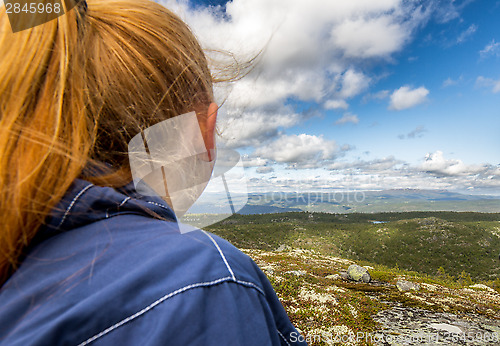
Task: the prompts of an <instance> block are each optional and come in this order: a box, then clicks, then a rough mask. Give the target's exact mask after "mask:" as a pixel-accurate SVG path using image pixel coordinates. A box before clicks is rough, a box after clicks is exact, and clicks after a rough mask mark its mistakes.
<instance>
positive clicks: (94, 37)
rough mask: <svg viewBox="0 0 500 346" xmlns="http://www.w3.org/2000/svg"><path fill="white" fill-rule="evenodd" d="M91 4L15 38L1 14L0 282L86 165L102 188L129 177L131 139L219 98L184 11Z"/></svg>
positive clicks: (107, 0) (145, 1)
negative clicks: (182, 17) (179, 14)
mask: <svg viewBox="0 0 500 346" xmlns="http://www.w3.org/2000/svg"><path fill="white" fill-rule="evenodd" d="M87 3H88V7H87V9H84V8H81V7H80V6H81V4H79V5H77V6H76V8H75V9H73V10H71V11H69V12H68V13H67V14H65V15H63V16H61V17H58V18H57V19H54V20H52V21H50V22H47V23H45V24H42V25H39V26H36V27H34V28H31V29H27V30H24V31H21V32H18V33H15V34H13V33H12V32H11V31H10V28H9V23H8V20H7V17H6V13H5V7H4V9H1V10H0V152H1V153H2V155H1V156H0V189H1V193H0V213H1V218H2V229H1V231H0V285H1V284H2V283H3V282H5V280H6V279H7V278H8V277H9V276H10V274H11V273H12V271H13V270H15V268H16V266H17V265H18V263H19V260H20V258H21V257H22V250H23V248H25V247H26V246H27V245H28V244H29V242H30V240H31V239H32V238H33V237H34V235H35V233H36V231H37V230H38V229H39V228H40V226H41V225H42V224H43V222H44V220H45V219H46V218H47V216H48V214H49V213H50V211H51V210H52V208H53V207H54V206H55V205H56V203H57V202H58V201H59V200H60V199H61V198H62V196H63V195H64V193H65V191H66V190H67V189H68V187H69V186H70V184H71V183H72V182H73V181H74V179H75V178H77V177H82V174H83V173H82V171H83V169H84V168H85V167H87V168H88V167H106V169H105V171H106V173H105V174H100V175H99V174H96V173H95V172H91V171H89V170H86V172H91V174H90V175H89V176H86V177H84V178H86V179H87V180H89V181H91V182H93V183H95V184H100V185H109V186H121V185H124V184H126V183H128V182H130V180H131V175H130V168H129V162H128V157H127V144H128V142H129V140H130V139H131V138H132V137H133V136H135V135H136V134H137V133H139V132H140V131H141V130H143V129H145V128H147V127H149V126H151V125H153V124H155V123H157V122H160V121H162V120H165V119H168V118H170V117H173V116H176V115H179V114H183V113H186V112H188V111H191V110H194V109H197V110H200V111H203V110H204V107H207V106H208V105H209V103H210V102H211V101H212V99H213V93H212V78H211V75H210V70H209V68H208V65H207V60H206V58H205V55H204V53H203V50H202V49H201V47H200V45H199V44H198V42H197V40H196V38H195V37H194V36H193V34H192V33H191V31H190V30H189V28H188V27H187V26H186V24H185V23H184V22H182V20H180V19H179V18H178V17H177V16H176V15H174V14H173V13H171V12H170V11H169V10H167V9H165V8H164V7H163V6H161V5H159V4H156V3H154V2H153V1H149V0H89V1H88V2H87ZM63 6H64V5H63ZM97 171H99V172H102V171H103V169H100V168H99V169H98V170H97Z"/></svg>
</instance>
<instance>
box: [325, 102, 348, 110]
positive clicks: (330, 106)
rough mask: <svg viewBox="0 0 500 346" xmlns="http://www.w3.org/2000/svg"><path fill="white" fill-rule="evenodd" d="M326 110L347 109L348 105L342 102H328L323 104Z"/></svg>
mask: <svg viewBox="0 0 500 346" xmlns="http://www.w3.org/2000/svg"><path fill="white" fill-rule="evenodd" d="M325 108H326V109H347V108H349V104H348V103H347V102H345V101H344V100H328V101H326V102H325Z"/></svg>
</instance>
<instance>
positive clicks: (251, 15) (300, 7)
mask: <svg viewBox="0 0 500 346" xmlns="http://www.w3.org/2000/svg"><path fill="white" fill-rule="evenodd" d="M157 1H159V2H161V3H163V4H164V5H166V6H167V7H168V8H170V9H172V10H173V11H174V12H176V13H177V14H179V15H180V16H181V18H183V19H184V20H185V21H186V22H187V23H188V24H189V26H190V27H191V28H192V30H193V31H194V33H195V34H196V35H197V37H198V38H199V40H200V42H201V43H202V46H203V47H204V48H207V49H209V52H210V50H212V51H218V50H226V51H229V52H231V53H234V56H235V57H236V58H238V59H239V60H241V61H245V59H246V58H249V57H252V56H254V55H255V54H256V53H257V52H259V51H262V54H261V55H260V56H259V59H258V63H257V64H256V65H255V69H254V70H253V71H252V72H251V73H250V74H249V75H248V76H247V77H246V78H244V79H243V80H241V81H239V82H238V83H236V84H235V85H234V86H233V87H232V88H231V89H230V90H226V89H224V90H223V91H222V92H221V91H220V89H221V87H220V86H217V89H216V94H217V95H223V96H222V97H219V98H218V99H226V98H227V100H226V102H225V104H224V107H222V108H221V110H220V113H219V118H220V119H221V120H224V121H225V122H226V123H227V124H228V128H227V131H233V133H232V136H233V137H234V135H236V134H237V135H242V136H243V138H241V140H240V142H241V143H243V144H242V145H253V144H256V143H262V141H261V139H262V138H263V135H259V132H258V131H254V129H256V127H259V126H261V125H262V121H261V118H264V119H266V118H267V115H269V114H271V112H269V111H268V110H269V109H270V108H275V109H281V108H283V107H284V106H285V105H286V104H287V102H289V100H300V101H306V102H314V103H318V104H322V105H324V107H325V108H326V109H347V108H348V104H347V100H348V99H350V98H352V97H355V96H357V95H359V94H361V93H363V92H365V91H366V90H367V88H368V87H369V85H370V82H371V77H370V76H369V75H368V74H367V73H366V72H364V71H363V70H364V68H365V67H366V66H367V64H366V62H367V61H368V60H373V59H376V60H377V61H380V60H391V59H392V55H393V54H394V53H397V52H399V51H401V50H402V49H403V47H404V46H405V44H406V43H407V42H409V40H410V39H411V38H412V37H413V33H414V32H415V30H416V29H417V28H418V27H419V26H420V25H422V24H423V23H425V22H426V21H427V20H428V19H429V18H430V17H431V15H432V14H431V13H430V11H431V7H432V6H422V5H421V4H419V3H417V2H406V1H401V0H381V1H368V2H367V1H364V0H352V1H324V0H310V1H304V0H273V1H268V0H233V1H230V2H228V3H227V4H226V6H225V8H222V7H217V6H215V7H202V6H199V7H196V8H192V7H190V6H189V3H188V1H187V0H157ZM426 1H429V2H431V1H430V0H426ZM209 55H210V58H211V59H213V58H220V57H221V56H222V55H221V54H209ZM229 58H230V59H231V58H232V57H231V56H230V57H229ZM353 58H355V59H353ZM230 59H229V60H230ZM362 71H363V72H362ZM283 113H284V112H281V111H280V112H279V115H278V117H280V118H282V117H281V115H282V114H283ZM242 114H244V116H241V115H242ZM255 114H263V115H262V116H261V117H260V118H259V120H257V123H258V124H261V125H258V126H256V127H252V126H250V127H252V129H250V131H249V132H247V133H245V131H243V129H244V128H245V127H246V124H248V123H249V122H248V121H245V118H246V117H250V118H256V117H257V116H256V115H255ZM292 118H293V119H295V116H293V115H292ZM294 121H295V120H294ZM294 121H291V122H287V124H285V125H282V124H281V123H283V122H284V119H281V120H279V121H275V122H274V125H272V126H270V127H269V128H268V129H267V130H266V131H265V135H264V136H266V137H267V138H269V139H272V138H270V137H274V138H276V137H278V136H279V134H280V131H278V128H280V127H281V128H287V127H289V126H293V125H289V124H290V123H294ZM242 122H244V123H245V125H241V123H242ZM229 127H236V128H237V129H236V130H230V129H229ZM252 136H257V137H258V138H254V137H252ZM237 141H238V138H237V137H234V141H233V143H232V144H231V145H233V146H238V145H239V144H237Z"/></svg>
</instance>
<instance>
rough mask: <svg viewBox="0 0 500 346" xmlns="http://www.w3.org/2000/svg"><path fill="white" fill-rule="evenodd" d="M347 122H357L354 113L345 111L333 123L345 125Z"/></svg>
mask: <svg viewBox="0 0 500 346" xmlns="http://www.w3.org/2000/svg"><path fill="white" fill-rule="evenodd" d="M347 123H352V124H358V123H359V118H358V116H357V115H355V114H351V113H345V114H344V115H343V116H342V118H340V119H338V120H337V121H336V122H335V125H345V124H347Z"/></svg>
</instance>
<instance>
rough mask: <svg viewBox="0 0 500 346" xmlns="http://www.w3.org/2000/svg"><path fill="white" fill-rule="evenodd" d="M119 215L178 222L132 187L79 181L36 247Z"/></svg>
mask: <svg viewBox="0 0 500 346" xmlns="http://www.w3.org/2000/svg"><path fill="white" fill-rule="evenodd" d="M120 214H139V215H144V216H147V217H150V218H156V219H160V220H167V221H173V222H177V218H176V216H175V213H174V211H173V210H172V209H171V208H170V206H168V204H167V203H166V202H165V201H164V200H162V199H161V198H160V197H152V196H142V195H140V194H139V193H138V192H137V191H136V190H135V188H134V185H133V183H130V184H128V185H126V186H124V187H122V188H117V189H113V188H110V187H102V186H96V185H93V184H91V183H90V182H88V181H85V180H81V179H77V180H75V181H74V182H73V184H72V185H71V187H70V188H69V189H68V191H67V192H66V194H65V195H64V197H63V198H62V199H61V201H60V202H59V203H58V204H57V205H56V207H55V208H54V209H53V210H52V212H51V214H50V216H49V217H48V218H47V220H46V223H45V225H44V226H42V228H41V229H40V230H39V232H38V233H37V236H36V239H34V243H38V242H40V241H42V240H43V239H46V238H48V237H51V236H53V235H56V234H58V233H61V232H65V231H68V230H71V229H73V228H77V227H81V226H84V225H87V224H90V223H93V222H96V221H99V220H102V219H107V218H110V217H113V216H116V215H120Z"/></svg>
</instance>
